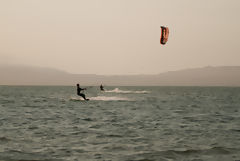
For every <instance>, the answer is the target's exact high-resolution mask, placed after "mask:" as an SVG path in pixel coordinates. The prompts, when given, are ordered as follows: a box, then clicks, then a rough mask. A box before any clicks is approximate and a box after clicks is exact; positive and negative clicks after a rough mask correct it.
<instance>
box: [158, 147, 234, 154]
mask: <svg viewBox="0 0 240 161" xmlns="http://www.w3.org/2000/svg"><path fill="white" fill-rule="evenodd" d="M236 151H238V149H234V148H224V147H212V148H209V149H186V150H182V151H181V150H179V151H178V150H168V151H162V152H161V153H163V154H172V155H174V154H177V155H192V154H204V155H212V154H223V155H224V154H231V153H234V152H236Z"/></svg>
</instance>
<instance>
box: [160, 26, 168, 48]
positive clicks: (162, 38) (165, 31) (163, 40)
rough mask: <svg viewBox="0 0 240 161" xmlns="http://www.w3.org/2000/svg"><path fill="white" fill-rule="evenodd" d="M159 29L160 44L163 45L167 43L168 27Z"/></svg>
mask: <svg viewBox="0 0 240 161" xmlns="http://www.w3.org/2000/svg"><path fill="white" fill-rule="evenodd" d="M160 28H161V36H160V44H162V45H165V44H166V43H167V41H168V35H169V29H168V27H164V26H160Z"/></svg>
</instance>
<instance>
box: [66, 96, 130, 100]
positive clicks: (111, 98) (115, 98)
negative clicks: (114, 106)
mask: <svg viewBox="0 0 240 161" xmlns="http://www.w3.org/2000/svg"><path fill="white" fill-rule="evenodd" d="M88 99H89V100H90V101H91V100H94V101H133V100H131V99H129V98H125V97H107V96H97V97H88ZM70 100H71V101H84V99H83V98H81V97H71V98H70Z"/></svg>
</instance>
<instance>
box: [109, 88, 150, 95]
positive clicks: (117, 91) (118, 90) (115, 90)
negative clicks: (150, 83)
mask: <svg viewBox="0 0 240 161" xmlns="http://www.w3.org/2000/svg"><path fill="white" fill-rule="evenodd" d="M105 92H109V93H138V94H146V93H150V92H149V91H125V90H120V89H119V88H115V89H113V90H106V91H105Z"/></svg>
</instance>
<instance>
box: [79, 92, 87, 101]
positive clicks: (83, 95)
mask: <svg viewBox="0 0 240 161" xmlns="http://www.w3.org/2000/svg"><path fill="white" fill-rule="evenodd" d="M79 96H81V97H82V98H83V99H84V100H89V99H87V98H86V97H85V94H82V93H80V94H79Z"/></svg>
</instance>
